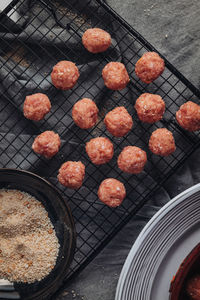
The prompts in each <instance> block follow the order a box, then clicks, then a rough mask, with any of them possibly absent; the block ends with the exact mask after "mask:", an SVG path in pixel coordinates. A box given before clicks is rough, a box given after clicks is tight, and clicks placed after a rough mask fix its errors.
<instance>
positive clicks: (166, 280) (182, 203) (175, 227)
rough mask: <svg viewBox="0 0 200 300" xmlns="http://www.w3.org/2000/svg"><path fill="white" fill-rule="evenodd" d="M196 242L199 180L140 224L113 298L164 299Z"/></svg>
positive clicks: (199, 239)
mask: <svg viewBox="0 0 200 300" xmlns="http://www.w3.org/2000/svg"><path fill="white" fill-rule="evenodd" d="M199 242H200V184H197V185H195V186H193V187H191V188H189V189H188V190H186V191H184V192H183V193H181V194H180V195H178V196H177V197H175V198H174V199H172V200H171V201H169V202H168V203H167V204H166V205H165V206H164V207H163V208H162V209H160V210H159V211H158V212H157V213H156V214H155V216H154V217H153V218H152V219H151V220H150V221H149V222H148V224H147V225H146V226H145V227H144V229H143V230H142V232H141V233H140V235H139V236H138V238H137V240H136V242H135V243H134V245H133V247H132V249H131V251H130V253H129V255H128V257H127V259H126V261H125V264H124V266H123V269H122V272H121V275H120V278H119V281H118V285H117V290H116V296H115V300H160V299H162V300H168V299H169V287H170V281H171V280H172V277H173V275H175V273H176V271H177V270H178V268H179V266H180V264H181V262H182V261H183V259H184V258H185V257H186V256H187V255H188V254H189V253H190V251H191V250H192V249H193V248H194V246H195V245H196V244H198V243H199Z"/></svg>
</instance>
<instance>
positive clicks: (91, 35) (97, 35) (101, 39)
mask: <svg viewBox="0 0 200 300" xmlns="http://www.w3.org/2000/svg"><path fill="white" fill-rule="evenodd" d="M82 43H83V45H84V47H85V48H86V49H87V50H88V51H89V52H92V53H100V52H104V51H106V50H107V49H108V48H109V47H110V44H111V36H110V34H109V33H108V32H106V31H105V30H103V29H100V28H90V29H87V30H86V31H85V32H84V34H83V36H82Z"/></svg>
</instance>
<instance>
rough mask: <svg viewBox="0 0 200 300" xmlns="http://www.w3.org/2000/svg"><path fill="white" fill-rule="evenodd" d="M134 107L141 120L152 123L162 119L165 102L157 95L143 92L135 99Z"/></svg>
mask: <svg viewBox="0 0 200 300" xmlns="http://www.w3.org/2000/svg"><path fill="white" fill-rule="evenodd" d="M135 109H136V111H137V115H138V118H139V119H140V120H141V121H142V122H146V123H150V124H152V123H155V122H157V121H159V120H161V119H162V117H163V114H164V112H165V102H164V101H163V100H162V98H161V97H160V96H159V95H154V94H149V93H144V94H142V95H141V96H140V97H139V98H138V99H137V100H136V103H135Z"/></svg>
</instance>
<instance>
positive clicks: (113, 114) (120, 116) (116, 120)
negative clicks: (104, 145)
mask: <svg viewBox="0 0 200 300" xmlns="http://www.w3.org/2000/svg"><path fill="white" fill-rule="evenodd" d="M104 123H105V125H106V128H107V130H108V131H109V132H110V133H111V134H112V135H114V136H117V137H121V136H124V135H125V134H127V133H128V132H129V131H130V130H131V128H132V127H133V120H132V117H131V116H130V115H129V113H128V111H127V110H126V108H125V107H123V106H120V107H116V108H114V109H113V110H111V111H110V112H109V113H107V115H106V116H105V118H104Z"/></svg>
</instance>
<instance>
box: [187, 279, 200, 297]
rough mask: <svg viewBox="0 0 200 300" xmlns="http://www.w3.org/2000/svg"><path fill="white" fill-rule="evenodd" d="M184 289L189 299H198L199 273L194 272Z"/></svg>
mask: <svg viewBox="0 0 200 300" xmlns="http://www.w3.org/2000/svg"><path fill="white" fill-rule="evenodd" d="M186 291H187V294H188V296H189V297H190V299H191V300H199V299H200V275H199V274H196V275H194V276H193V277H191V278H190V279H189V280H188V282H187V283H186Z"/></svg>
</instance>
